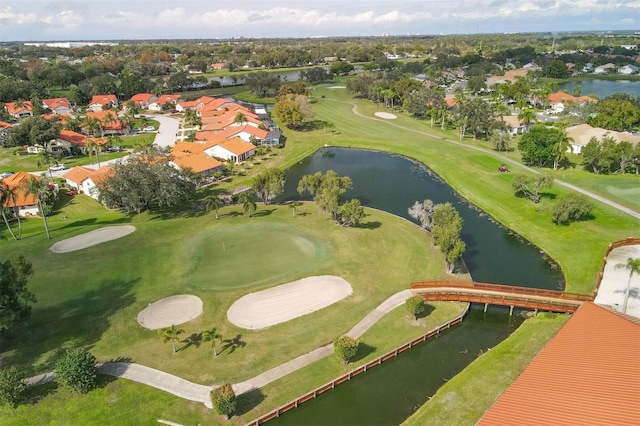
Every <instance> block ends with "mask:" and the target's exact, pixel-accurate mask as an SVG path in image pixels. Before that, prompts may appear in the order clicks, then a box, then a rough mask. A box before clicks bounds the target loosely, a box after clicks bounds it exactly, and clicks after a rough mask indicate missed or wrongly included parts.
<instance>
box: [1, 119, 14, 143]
mask: <svg viewBox="0 0 640 426" xmlns="http://www.w3.org/2000/svg"><path fill="white" fill-rule="evenodd" d="M12 128H13V124H11V123H6V122H4V121H0V146H4V145H5V144H6V142H7V140H9V131H10V130H11V129H12Z"/></svg>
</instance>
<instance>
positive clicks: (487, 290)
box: [411, 280, 594, 313]
mask: <svg viewBox="0 0 640 426" xmlns="http://www.w3.org/2000/svg"><path fill="white" fill-rule="evenodd" d="M411 291H412V292H413V293H415V294H419V295H420V296H422V297H423V298H424V300H426V301H455V302H472V303H484V304H485V309H486V306H487V305H501V306H509V307H511V309H513V308H514V307H516V308H526V309H535V310H541V311H551V312H565V313H572V312H575V310H576V309H578V307H579V306H580V305H582V303H583V302H591V301H593V298H594V296H593V295H587V294H578V293H567V292H563V291H554V290H542V289H538V288H528V287H515V286H509V285H500V284H488V283H477V282H466V281H446V280H441V281H420V282H414V283H412V284H411Z"/></svg>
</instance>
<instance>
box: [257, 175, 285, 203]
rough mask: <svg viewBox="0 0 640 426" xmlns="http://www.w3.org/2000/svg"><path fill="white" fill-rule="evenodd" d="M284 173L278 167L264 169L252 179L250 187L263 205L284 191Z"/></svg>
mask: <svg viewBox="0 0 640 426" xmlns="http://www.w3.org/2000/svg"><path fill="white" fill-rule="evenodd" d="M284 183H285V173H284V172H283V171H282V170H280V169H266V170H264V171H263V172H262V173H260V174H258V175H257V176H256V177H255V178H254V179H253V185H252V188H253V190H254V191H255V193H256V195H257V196H258V198H260V199H261V200H262V201H263V202H264V204H265V205H268V204H269V202H270V201H271V200H273V199H274V198H276V197H277V196H278V195H280V194H282V191H284Z"/></svg>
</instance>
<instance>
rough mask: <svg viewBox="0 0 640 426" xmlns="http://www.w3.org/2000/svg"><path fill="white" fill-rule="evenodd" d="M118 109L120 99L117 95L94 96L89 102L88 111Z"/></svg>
mask: <svg viewBox="0 0 640 426" xmlns="http://www.w3.org/2000/svg"><path fill="white" fill-rule="evenodd" d="M114 107H115V108H117V107H118V98H117V97H116V95H94V96H93V97H92V98H91V102H89V107H88V110H90V111H96V112H97V111H102V110H106V109H111V108H114Z"/></svg>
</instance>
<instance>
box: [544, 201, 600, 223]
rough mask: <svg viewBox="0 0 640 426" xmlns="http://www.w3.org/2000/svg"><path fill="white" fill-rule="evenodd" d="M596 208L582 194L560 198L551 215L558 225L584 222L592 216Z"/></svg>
mask: <svg viewBox="0 0 640 426" xmlns="http://www.w3.org/2000/svg"><path fill="white" fill-rule="evenodd" d="M594 208H595V206H594V205H593V203H592V202H591V201H589V199H588V198H587V197H585V196H584V195H581V194H569V195H565V196H563V197H561V198H560V200H559V201H558V202H557V203H556V204H555V205H554V206H553V207H552V209H551V214H552V216H553V221H554V222H555V223H556V224H557V225H562V224H567V223H569V222H573V221H578V220H583V219H586V218H588V217H589V216H591V212H592V211H593V209H594Z"/></svg>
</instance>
